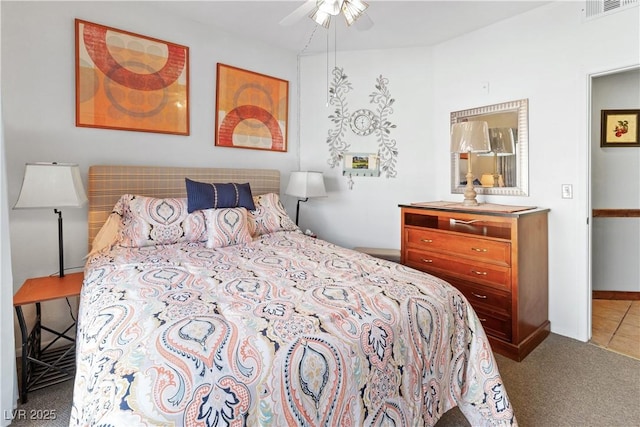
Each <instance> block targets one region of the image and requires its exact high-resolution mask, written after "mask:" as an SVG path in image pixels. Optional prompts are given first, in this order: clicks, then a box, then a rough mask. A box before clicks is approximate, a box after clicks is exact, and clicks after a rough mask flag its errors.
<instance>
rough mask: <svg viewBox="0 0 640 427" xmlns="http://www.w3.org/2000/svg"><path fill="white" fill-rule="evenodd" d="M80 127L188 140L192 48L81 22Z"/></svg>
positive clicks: (78, 47)
mask: <svg viewBox="0 0 640 427" xmlns="http://www.w3.org/2000/svg"><path fill="white" fill-rule="evenodd" d="M75 25H76V126H79V127H95V128H104V129H119V130H132V131H140V132H158V133H170V134H176V135H189V48H188V47H185V46H180V45H177V44H173V43H169V42H166V41H162V40H158V39H154V38H150V37H145V36H141V35H139V34H134V33H130V32H127V31H122V30H117V29H115V28H110V27H105V26H104V25H99V24H94V23H91V22H87V21H82V20H80V19H76V20H75Z"/></svg>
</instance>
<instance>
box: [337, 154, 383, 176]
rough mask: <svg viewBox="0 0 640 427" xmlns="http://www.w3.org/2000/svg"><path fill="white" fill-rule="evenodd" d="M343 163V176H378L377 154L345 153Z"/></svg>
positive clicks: (378, 157)
mask: <svg viewBox="0 0 640 427" xmlns="http://www.w3.org/2000/svg"><path fill="white" fill-rule="evenodd" d="M343 162H344V164H343V167H342V175H343V176H371V177H378V176H380V155H379V154H378V153H345V154H344V159H343Z"/></svg>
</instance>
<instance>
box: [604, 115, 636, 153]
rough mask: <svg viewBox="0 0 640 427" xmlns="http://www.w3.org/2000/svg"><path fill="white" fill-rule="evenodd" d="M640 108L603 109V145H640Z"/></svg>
mask: <svg viewBox="0 0 640 427" xmlns="http://www.w3.org/2000/svg"><path fill="white" fill-rule="evenodd" d="M639 116H640V110H602V112H601V123H600V128H601V135H600V146H601V147H640V140H639V139H640V128H639V127H638V117H639Z"/></svg>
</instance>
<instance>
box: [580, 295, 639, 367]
mask: <svg viewBox="0 0 640 427" xmlns="http://www.w3.org/2000/svg"><path fill="white" fill-rule="evenodd" d="M591 335H592V336H591V343H592V344H595V345H597V346H599V347H604V348H606V349H608V350H611V351H615V352H616V353H622V354H625V355H627V356H630V357H633V358H635V359H640V301H623V300H604V299H594V300H593V303H592V329H591Z"/></svg>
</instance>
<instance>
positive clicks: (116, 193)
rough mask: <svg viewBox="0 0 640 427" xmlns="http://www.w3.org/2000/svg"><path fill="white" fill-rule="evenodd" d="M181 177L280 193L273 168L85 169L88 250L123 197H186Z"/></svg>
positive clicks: (118, 167)
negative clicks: (242, 185) (126, 195)
mask: <svg viewBox="0 0 640 427" xmlns="http://www.w3.org/2000/svg"><path fill="white" fill-rule="evenodd" d="M185 178H189V179H192V180H194V181H200V182H212V183H213V182H220V183H227V182H237V183H245V182H248V183H249V185H251V193H252V194H253V195H260V194H266V193H276V194H279V193H280V171H278V170H275V169H225V168H189V167H171V166H167V167H164V166H107V165H94V166H91V167H89V180H88V181H89V186H88V187H89V191H88V193H89V194H88V196H89V248H91V244H92V243H93V239H94V238H95V236H96V234H98V231H100V228H101V227H102V225H103V224H104V222H105V221H106V220H107V217H108V216H109V214H110V213H111V210H112V209H113V207H114V205H115V204H116V202H117V201H118V200H119V199H120V196H122V195H123V194H136V195H140V196H148V197H158V198H164V197H187V191H186V186H185V181H184V179H185Z"/></svg>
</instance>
